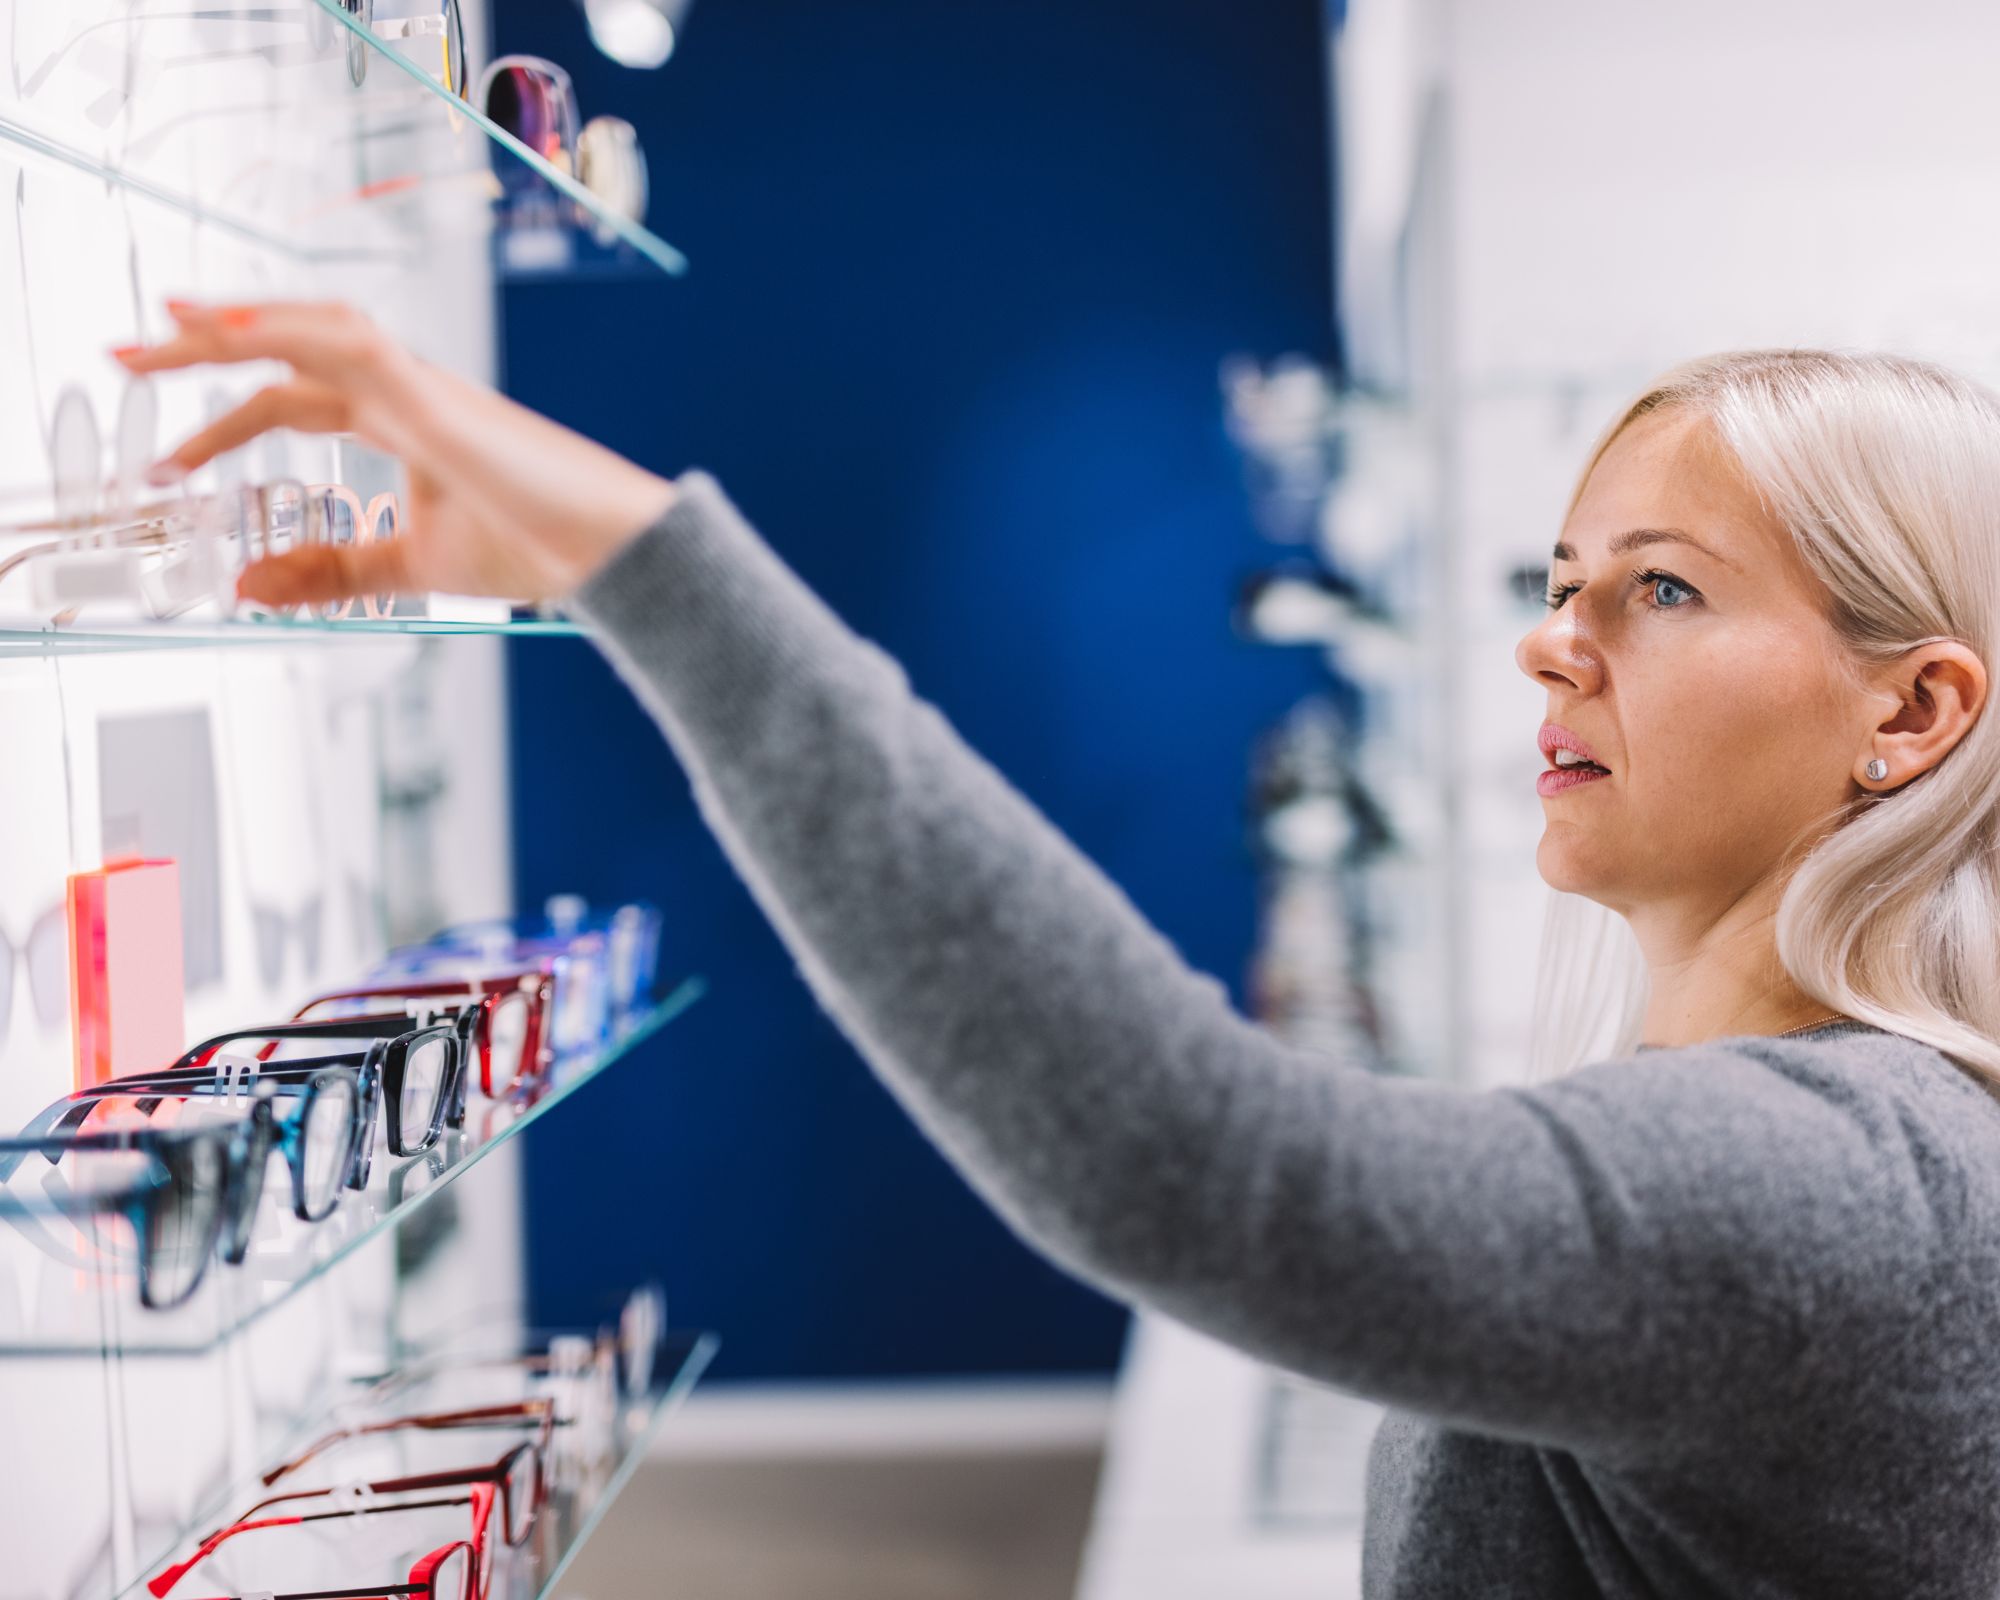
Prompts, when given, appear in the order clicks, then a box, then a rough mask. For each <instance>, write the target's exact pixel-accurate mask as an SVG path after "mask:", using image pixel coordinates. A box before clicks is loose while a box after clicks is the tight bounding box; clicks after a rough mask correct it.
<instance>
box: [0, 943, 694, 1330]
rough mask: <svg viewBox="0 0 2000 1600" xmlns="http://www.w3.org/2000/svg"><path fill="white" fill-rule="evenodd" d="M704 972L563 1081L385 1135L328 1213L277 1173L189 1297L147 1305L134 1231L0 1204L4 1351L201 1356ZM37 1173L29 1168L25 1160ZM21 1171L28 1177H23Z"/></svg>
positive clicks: (409, 1202)
mask: <svg viewBox="0 0 2000 1600" xmlns="http://www.w3.org/2000/svg"><path fill="white" fill-rule="evenodd" d="M704 987H705V986H704V984H703V982H702V980H701V979H699V978H689V979H687V980H685V981H684V982H682V983H681V984H680V985H679V986H678V987H677V988H676V989H674V990H673V992H672V993H670V994H669V995H668V996H667V997H666V999H664V1000H663V1001H661V1002H660V1004H659V1005H658V1006H656V1007H654V1008H653V1009H652V1010H651V1011H649V1012H647V1013H646V1014H644V1015H643V1016H642V1017H640V1018H639V1019H638V1020H637V1021H635V1022H634V1023H633V1024H631V1025H630V1026H629V1027H628V1028H627V1029H626V1031H625V1032H624V1033H623V1034H622V1035H621V1036H620V1037H619V1038H618V1040H617V1041H616V1043H614V1044H613V1045H611V1046H610V1047H609V1048H608V1049H605V1050H603V1051H600V1052H597V1053H595V1054H592V1055H588V1056H580V1057H571V1058H569V1059H568V1060H563V1061H559V1062H558V1064H557V1067H556V1069H555V1082H554V1084H553V1086H552V1087H551V1088H549V1089H548V1090H546V1091H545V1092H544V1093H543V1094H542V1095H541V1097H540V1098H539V1099H537V1100H535V1101H533V1102H532V1103H531V1104H526V1105H517V1104H512V1103H509V1102H506V1101H490V1100H486V1099H484V1098H483V1097H481V1096H480V1095H479V1094H478V1093H477V1092H476V1091H475V1092H474V1094H473V1096H472V1099H471V1101H470V1103H469V1105H468V1107H467V1112H466V1123H465V1126H464V1128H462V1129H457V1130H453V1129H449V1128H447V1129H446V1130H445V1133H444V1136H443V1137H442V1138H441V1139H440V1140H439V1142H438V1144H437V1146H436V1147H435V1148H434V1149H432V1150H431V1151H429V1152H428V1153H426V1154H424V1155H421V1156H415V1157H410V1158H408V1159H402V1160H399V1159H397V1158H396V1157H393V1156H391V1155H389V1153H388V1152H387V1151H386V1150H385V1149H384V1148H382V1144H381V1141H380V1137H379V1136H378V1140H377V1145H376V1150H375V1160H374V1170H373V1172H372V1173H371V1174H370V1177H369V1183H368V1187H367V1189H366V1190H362V1191H354V1190H344V1191H342V1198H341V1201H340V1204H339V1205H338V1206H337V1207H336V1208H335V1210H334V1212H333V1214H332V1215H331V1216H329V1217H327V1218H326V1219H325V1220H324V1221H322V1222H314V1223H309V1222H301V1221H299V1220H298V1219H297V1218H296V1217H295V1216H293V1215H292V1214H291V1212H290V1210H289V1207H288V1206H287V1205H284V1204H281V1203H280V1198H281V1197H280V1195H279V1193H278V1191H279V1190H280V1189H281V1188H284V1186H282V1185H279V1184H276V1183H273V1184H272V1185H271V1187H270V1190H269V1191H268V1192H267V1193H266V1195H265V1197H264V1204H263V1206H262V1209H261V1210H260V1212H259V1214H258V1218H257V1222H256V1231H255V1234H254V1236H253V1239H252V1242H251V1245H250V1252H249V1255H248V1257H247V1258H246V1259H245V1260H244V1261H243V1263H242V1265H240V1266H234V1267H232V1266H229V1265H227V1264H225V1263H223V1262H220V1261H215V1260H211V1261H210V1262H209V1263H208V1267H207V1271H206V1273H205V1275H204V1277H203V1279H202V1282H201V1284H200V1286H199V1287H198V1288H197V1289H196V1291H195V1293H194V1295H193V1297H192V1298H191V1299H189V1300H188V1302H187V1303H186V1304H185V1305H182V1306H178V1307H175V1308H173V1309H171V1310H167V1311H149V1310H146V1309H145V1308H144V1307H142V1306H141V1305H140V1304H139V1286H138V1282H137V1280H136V1277H135V1276H134V1264H133V1262H132V1249H131V1245H130V1243H129V1236H123V1235H120V1236H119V1237H116V1238H114V1237H113V1235H114V1234H115V1233H118V1232H119V1230H118V1229H117V1227H116V1224H115V1223H114V1225H113V1227H112V1228H108V1229H98V1230H96V1234H97V1235H98V1236H97V1237H80V1236H79V1235H80V1233H81V1232H82V1231H83V1230H79V1229H78V1228H76V1227H74V1226H71V1225H69V1224H66V1223H65V1222H63V1221H62V1220H61V1219H60V1218H51V1217H47V1216H38V1217H33V1218H25V1219H11V1220H10V1219H9V1218H8V1217H7V1216H5V1215H4V1214H0V1286H4V1285H7V1284H11V1285H12V1286H13V1290H14V1293H13V1294H12V1295H11V1296H4V1295H0V1302H4V1303H6V1304H7V1305H9V1306H11V1307H13V1308H15V1315H14V1316H13V1318H12V1319H10V1321H9V1322H8V1323H7V1324H5V1325H0V1357H5V1356H49V1357H61V1356H77V1355H97V1354H99V1353H101V1352H109V1353H114V1354H124V1355H132V1356H140V1355H199V1354H203V1353H206V1352H209V1351H212V1350H214V1349H215V1348H216V1347H217V1346H218V1345H219V1344H221V1343H222V1342H223V1341H224V1340H226V1339H229V1338H230V1337H232V1336H233V1335H235V1334H237V1333H239V1332H240V1331H242V1330H243V1329H244V1328H246V1327H248V1326H249V1325H250V1324H251V1323H253V1322H255V1321H256V1320H257V1319H258V1318H260V1317H262V1316H264V1315H265V1314H266V1313H268V1312H270V1311H272V1310H273V1309H275V1308H276V1307H278V1306H281V1305H283V1304H284V1303H285V1302H286V1301H287V1300H289V1299H290V1298H291V1297H292V1296H293V1295H294V1294H296V1293H297V1292H298V1291H299V1290H300V1289H301V1288H302V1287H304V1286H305V1285H306V1284H309V1283H311V1282H313V1281H314V1280H315V1279H317V1278H318V1277H319V1276H320V1275H321V1274H323V1273H325V1272H327V1271H328V1270H329V1269H330V1268H332V1267H333V1266H334V1265H335V1264H336V1263H338V1262H340V1261H342V1260H344V1259H345V1258H346V1257H348V1256H349V1255H351V1254H352V1253H353V1252H354V1251H355V1250H356V1249H358V1248H359V1247H360V1246H362V1245H363V1244H365V1243H367V1242H368V1241H369V1240H371V1239H373V1238H375V1237H377V1236H378V1235H380V1234H381V1233H382V1232H383V1231H384V1230H386V1229H388V1228H391V1227H394V1226H396V1225H397V1224H398V1223H400V1222H402V1221H403V1220H404V1219H405V1218H407V1217H408V1216H410V1215H411V1214H412V1213H414V1212H415V1211H416V1210H417V1208H418V1207H420V1206H422V1205H423V1204H424V1202H425V1201H426V1200H428V1199H430V1197H431V1196H433V1195H435V1194H436V1193H437V1192H438V1191H439V1190H440V1189H442V1188H443V1187H444V1186H445V1185H446V1184H448V1183H450V1182H451V1181H452V1180H453V1179H454V1178H456V1177H458V1176H459V1174H461V1173H462V1172H463V1171H464V1170H465V1169H466V1168H467V1167H469V1166H471V1165H472V1164H473V1163H474V1162H476V1161H478V1160H479V1158H480V1157H481V1156H483V1155H485V1154H486V1152H487V1151H489V1150H492V1149H495V1148H497V1147H498V1146H499V1145H501V1144H503V1143H505V1142H506V1141H507V1140H509V1139H511V1138H513V1137H514V1136H515V1135H516V1134H517V1133H519V1132H520V1131H521V1130H522V1129H523V1128H525V1127H527V1126H528V1125H529V1124H530V1123H532V1122H534V1121H535V1120H536V1119H537V1118H538V1117H541V1116H543V1115H545V1114H546V1113H547V1112H548V1111H550V1110H551V1109H552V1108H553V1107H555V1106H557V1105H559V1104H560V1103H561V1102H562V1101H564V1100H566V1099H567V1098H568V1097H569V1096H570V1095H571V1094H573V1093H574V1092H575V1091H576V1090H577V1089H579V1088H581V1087H582V1086H583V1085H584V1084H586V1083H588V1082H590V1081H591V1080H592V1079H593V1078H595V1077H596V1076H597V1075H598V1074H599V1073H601V1072H603V1071H604V1070H605V1069H606V1068H608V1067H609V1066H611V1064H612V1063H613V1062H615V1061H617V1060H619V1059H620V1058H621V1057H622V1056H624V1055H626V1054H627V1053H628V1052H630V1051H631V1050H632V1049H633V1048H635V1047H636V1046H637V1045H639V1044H640V1043H641V1042H643V1041H644V1040H646V1039H647V1038H649V1037H651V1036H652V1035H653V1034H654V1033H657V1032H658V1031H659V1030H660V1029H661V1028H663V1027H665V1026H666V1024H667V1023H668V1022H670V1021H672V1020H673V1018H675V1017H677V1016H679V1015H680V1013H681V1012H682V1011H684V1010H686V1009H687V1008H688V1006H690V1005H692V1004H693V1003H694V1002H695V1000H697V999H698V998H700V996H701V994H702V991H703V989H704ZM24 1171H27V1172H28V1173H29V1175H30V1178H32V1176H33V1175H34V1173H33V1169H32V1167H29V1168H24ZM15 1181H16V1182H23V1181H29V1180H28V1179H24V1178H21V1177H18V1176H17V1178H16V1180H15Z"/></svg>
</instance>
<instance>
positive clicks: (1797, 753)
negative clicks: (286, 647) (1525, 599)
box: [1514, 409, 1873, 917]
mask: <svg viewBox="0 0 2000 1600" xmlns="http://www.w3.org/2000/svg"><path fill="white" fill-rule="evenodd" d="M1662 533H1671V534H1673V535H1674V536H1675V537H1672V538H1668V539H1661V538H1659V537H1658V535H1660V534H1662ZM1641 536H1650V537H1643V538H1642V537H1641ZM1816 587H1817V586H1816V581H1815V580H1814V579H1813V578H1812V576H1811V574H1810V572H1809V571H1808V570H1807V569H1806V567H1805V565H1804V563H1803V561H1802V560H1801V559H1800V557H1799V555H1798V552H1797V550H1796V549H1795V547H1794V546H1793V543H1792V540H1791V538H1790V536H1789V535H1788V534H1786V533H1785V531H1784V529H1783V528H1782V527H1781V526H1780V525H1779V524H1778V523H1777V522H1775V521H1774V520H1773V519H1772V518H1771V516H1770V515H1769V513H1767V512H1766V511H1765V510H1764V509H1763V507H1762V506H1761V505H1760V504H1759V502H1758V499H1757V496H1756V493H1755V491H1754V490H1753V489H1752V488H1751V487H1750V485H1749V484H1748V483H1747V482H1746V481H1745V480H1744V479H1743V477H1742V476H1741V474H1740V472H1739V471H1738V470H1737V469H1736V467H1735V466H1734V464H1733V462H1732V461H1731V460H1730V459H1729V457H1728V455H1727V454H1726V452H1725V451H1724V450H1723V449H1722V448H1721V447H1720V446H1718V445H1717V444H1716V443H1715V442H1714V441H1713V438H1712V436H1711V435H1710V434H1709V433H1708V431H1707V429H1706V427H1705V425H1704V424H1703V423H1702V422H1701V420H1700V419H1699V418H1698V417H1696V416H1694V415H1692V414H1690V413H1686V412H1678V411H1674V410H1671V409H1669V410H1665V411H1655V412H1652V413H1649V414H1648V415H1646V416H1644V417H1641V418H1639V419H1638V420H1637V421H1636V422H1634V423H1633V424H1631V425H1630V426H1629V427H1627V428H1626V429H1625V431H1624V432H1623V433H1621V434H1620V435H1619V436H1618V438H1617V439H1616V440H1615V441H1614V442H1613V443H1612V445H1611V447H1610V448H1609V449H1608V450H1606V451H1605V452H1604V455H1603V456H1602V458H1600V460H1599V461H1598V463H1597V465H1596V467H1595V468H1594V469H1593V470H1592V472H1591V474H1590V478H1589V481H1588V482H1587V483H1586V484H1585V486H1584V490H1583V493H1582V495H1581V496H1580V497H1579V499H1578V501H1577V505H1576V510H1575V511H1574V512H1573V513H1572V514H1571V516H1570V518H1569V520H1568V522H1567V523H1566V524H1565V525H1564V527H1563V531H1562V538H1561V540H1560V542H1559V543H1558V544H1557V545H1556V547H1555V559H1554V561H1553V563H1552V565H1551V567H1550V570H1549V591H1550V594H1551V595H1552V596H1553V597H1555V598H1556V599H1557V600H1558V601H1559V604H1557V605H1556V606H1555V608H1554V609H1552V610H1551V611H1550V612H1549V614H1548V615H1547V616H1546V617H1545V618H1544V619H1543V620H1542V622H1541V623H1540V624H1539V625H1538V626H1536V627H1535V628H1534V630H1533V631H1532V632H1530V633H1529V634H1528V635H1527V637H1526V638H1524V639H1523V640H1522V641H1521V642H1520V644H1519V645H1518V646H1517V647H1516V649H1515V652H1514V655H1515V660H1516V661H1517V662H1518V663H1519V665H1520V668H1521V670H1522V671H1523V672H1525V673H1527V674H1528V676H1529V677H1531V678H1533V679H1534V680H1535V681H1536V682H1537V683H1539V684H1540V685H1542V687H1543V688H1544V689H1546V690H1547V691H1548V706H1547V713H1546V715H1547V720H1548V722H1549V723H1552V724H1555V725H1557V726H1559V727H1561V728H1564V729H1567V730H1568V731H1569V732H1570V733H1571V734H1574V735H1575V736H1576V737H1577V738H1578V739H1579V740H1581V741H1582V743H1583V744H1584V745H1585V746H1586V747H1587V748H1588V749H1589V751H1590V752H1591V753H1592V754H1593V755H1594V756H1595V758H1596V759H1597V760H1598V761H1599V762H1601V763H1602V764H1603V765H1604V766H1605V767H1607V768H1608V769H1609V775H1608V776H1604V777H1599V778H1596V779H1593V780H1591V781H1588V782H1582V783H1567V784H1564V785H1561V786H1558V785H1557V784H1556V783H1555V781H1554V780H1552V778H1551V777H1550V776H1549V775H1548V774H1547V773H1545V774H1544V776H1543V778H1542V780H1541V783H1540V788H1541V791H1542V814H1543V817H1544V820H1545V823H1546V826H1545V828H1544V830H1543V833H1542V839H1541V844H1540V846H1539V848H1538V849H1537V851H1536V857H1535V861H1536V866H1537V867H1538V868H1539V870H1540V872H1541V875H1542V877H1543V878H1544V880H1546V881H1547V882H1548V883H1549V884H1550V885H1551V886H1552V887H1554V888H1557V889H1561V890H1567V891H1569V892H1571V893H1574V894H1583V895H1588V896H1589V897H1590V898H1591V899H1593V900H1596V901H1598V902H1600V903H1601V904H1603V905H1606V906H1608V907H1610V908H1611V909H1613V910H1615V911H1619V912H1621V913H1624V914H1625V915H1627V916H1628V917H1629V916H1630V915H1631V914H1632V912H1633V911H1635V910H1641V909H1644V908H1647V907H1651V906H1660V905H1664V904H1666V903H1668V902H1676V903H1679V906H1680V909H1683V910H1686V911H1689V912H1693V913H1700V912H1703V911H1706V912H1708V913H1710V914H1713V915H1716V916H1719V915H1721V913H1722V912H1723V911H1725V910H1727V909H1728V908H1729V907H1730V906H1731V905H1733V904H1734V903H1735V902H1736V901H1737V900H1738V899H1739V898H1741V896H1742V895H1743V894H1744V893H1745V891H1747V890H1748V889H1750V888H1751V887H1752V886H1753V885H1755V884H1756V883H1758V881H1759V880H1760V879H1762V878H1764V877H1766V876H1767V875H1768V874H1769V873H1770V872H1771V870H1772V869H1773V868H1774V867H1775V866H1776V865H1777V864H1778V863H1779V861H1780V859H1781V857H1783V855H1784V853H1785V852H1786V850H1787V849H1788V848H1789V847H1790V846H1792V845H1793V844H1794V843H1796V842H1799V841H1801V839H1802V838H1805V837H1807V836H1811V837H1816V836H1817V835H1818V833H1819V832H1820V831H1821V825H1823V824H1825V823H1826V822H1828V821H1829V820H1830V819H1831V815H1832V813H1833V812H1834V811H1835V810H1836V809H1837V808H1838V807H1839V806H1840V804H1841V803H1842V801H1844V800H1845V799H1847V798H1848V797H1849V796H1850V795H1851V794H1852V793H1853V792H1854V772H1855V768H1856V764H1857V762H1858V761H1863V760H1866V759H1867V752H1866V743H1867V737H1868V730H1869V727H1870V726H1871V722H1870V717H1871V715H1872V714H1873V707H1872V705H1871V703H1869V702H1867V701H1865V700H1864V698H1863V697H1862V695H1861V694H1860V693H1859V692H1858V691H1857V690H1854V689H1852V688H1850V687H1849V686H1848V684H1847V682H1846V680H1845V678H1844V677H1843V676H1842V675H1841V674H1840V672H1839V670H1838V657H1837V655H1836V648H1837V641H1836V639H1835V636H1834V634H1833V631H1832V629H1831V627H1830V626H1829V624H1828V623H1827V622H1826V620H1825V619H1824V618H1823V616H1822V615H1821V614H1820V612H1819V610H1818V609H1817V607H1816V603H1815V598H1814V597H1815V592H1816ZM1547 764H1548V758H1546V757H1545V758H1544V766H1545V767H1546V766H1547ZM1552 789H1553V790H1554V791H1555V792H1551V790H1552Z"/></svg>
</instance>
